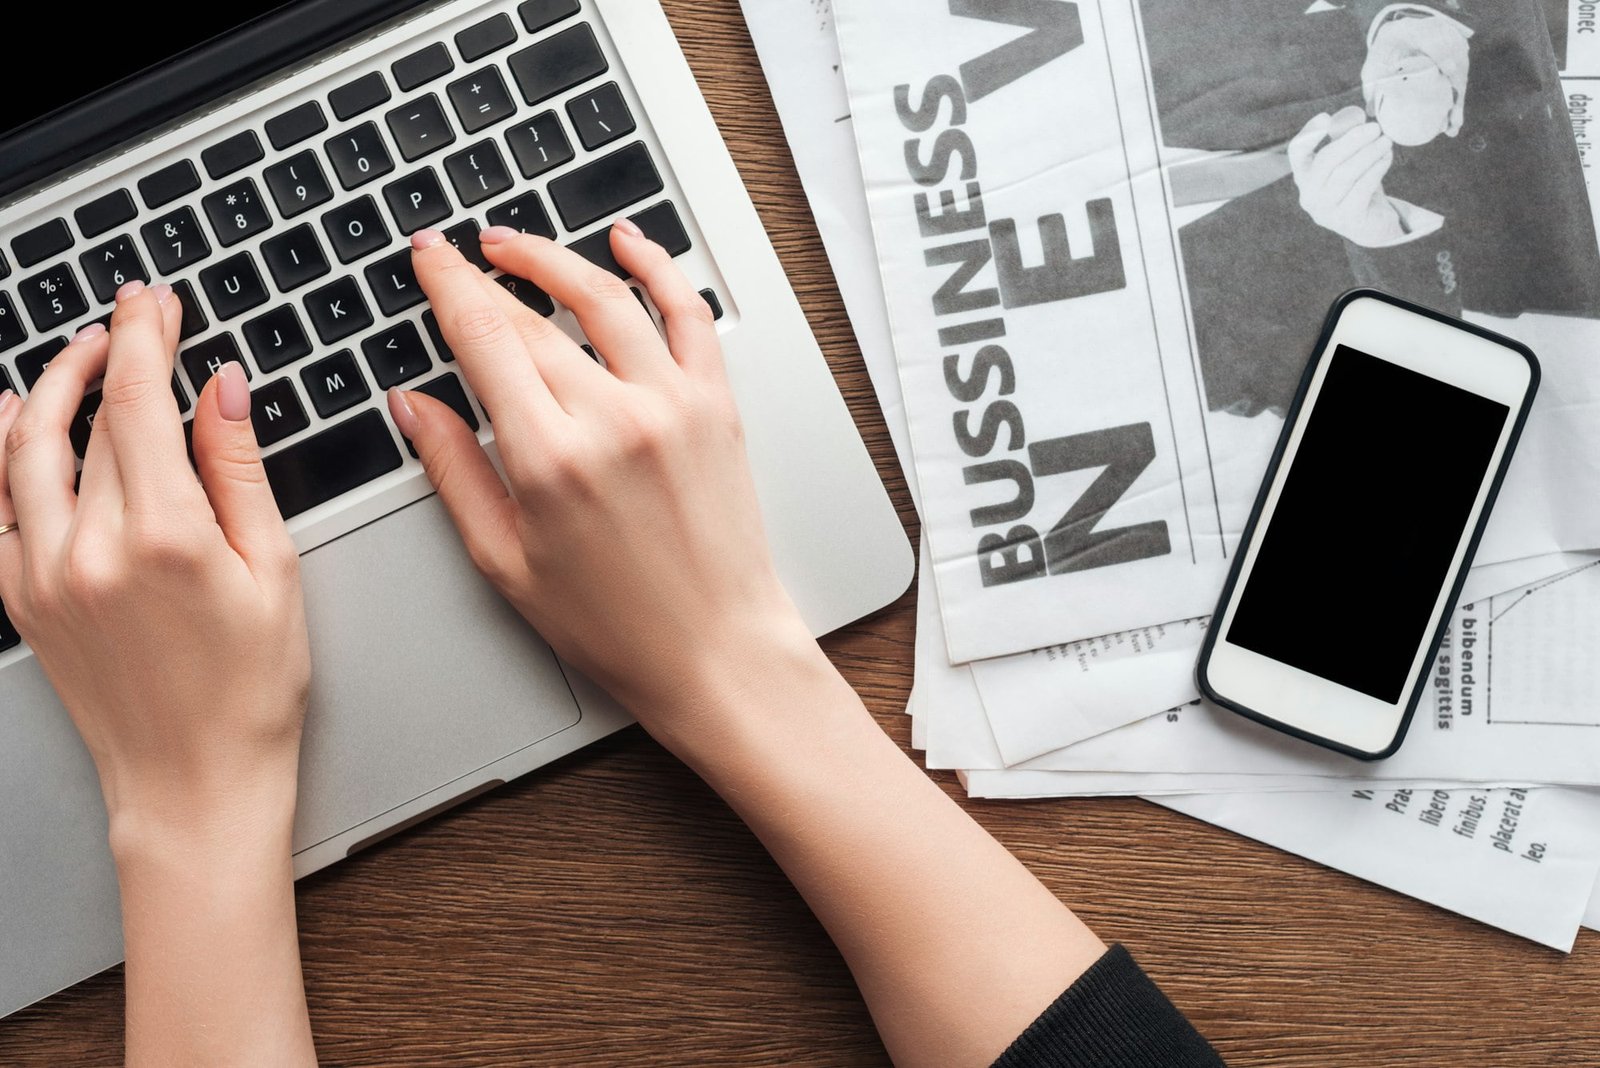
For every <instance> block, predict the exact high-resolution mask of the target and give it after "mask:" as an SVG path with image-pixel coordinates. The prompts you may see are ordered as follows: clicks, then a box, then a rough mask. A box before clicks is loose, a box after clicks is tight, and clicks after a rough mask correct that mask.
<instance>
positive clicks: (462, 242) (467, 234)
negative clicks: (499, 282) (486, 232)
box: [444, 219, 494, 271]
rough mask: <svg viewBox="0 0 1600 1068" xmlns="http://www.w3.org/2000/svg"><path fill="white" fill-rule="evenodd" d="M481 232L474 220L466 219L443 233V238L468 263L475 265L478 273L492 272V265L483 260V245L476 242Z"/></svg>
mask: <svg viewBox="0 0 1600 1068" xmlns="http://www.w3.org/2000/svg"><path fill="white" fill-rule="evenodd" d="M482 232H483V228H482V227H480V226H479V225H478V221H477V220H476V219H468V220H466V221H465V222H459V223H456V224H455V225H454V226H452V227H450V228H449V229H448V230H446V231H444V236H445V239H446V240H447V241H449V242H450V243H451V244H452V245H454V246H455V247H456V248H457V249H459V250H460V251H461V254H462V255H463V256H465V257H466V258H467V262H468V263H471V264H473V265H475V266H476V267H477V268H478V270H480V271H492V270H494V264H492V263H490V262H489V261H488V260H487V259H485V258H484V255H483V244H482V243H481V242H480V241H479V240H478V235H479V234H481V233H482Z"/></svg>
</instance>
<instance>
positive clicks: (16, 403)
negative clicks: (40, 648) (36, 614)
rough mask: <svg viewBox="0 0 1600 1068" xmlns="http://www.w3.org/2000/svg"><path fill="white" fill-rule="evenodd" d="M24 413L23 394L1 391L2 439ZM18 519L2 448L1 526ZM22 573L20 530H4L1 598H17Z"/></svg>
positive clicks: (0, 558) (0, 552)
mask: <svg viewBox="0 0 1600 1068" xmlns="http://www.w3.org/2000/svg"><path fill="white" fill-rule="evenodd" d="M21 413H22V398H21V397H19V396H17V395H16V394H15V393H13V392H12V391H11V390H9V389H8V390H6V391H5V392H3V393H0V441H4V440H5V437H6V434H7V433H9V432H10V430H11V424H12V423H15V422H16V421H17V416H18V415H20V414H21ZM16 521H17V512H16V509H15V508H13V507H12V505H11V488H10V484H9V483H8V482H7V479H6V461H5V450H4V449H0V527H3V526H8V525H10V524H12V523H15V522H16ZM21 574H22V538H21V535H20V533H19V532H18V531H15V530H13V531H12V532H11V533H9V534H0V601H14V600H15V598H16V591H17V579H18V578H19V577H20V576H21Z"/></svg>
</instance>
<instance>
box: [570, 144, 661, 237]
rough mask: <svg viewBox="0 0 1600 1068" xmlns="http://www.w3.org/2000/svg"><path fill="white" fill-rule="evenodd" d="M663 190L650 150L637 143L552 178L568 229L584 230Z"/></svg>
mask: <svg viewBox="0 0 1600 1068" xmlns="http://www.w3.org/2000/svg"><path fill="white" fill-rule="evenodd" d="M663 188H664V187H663V186H662V184H661V174H660V172H659V171H657V170H656V165H655V161H654V160H652V159H651V158H650V150H649V149H647V148H645V146H644V144H643V143H641V142H638V141H635V142H634V143H633V144H631V145H628V146H627V147H626V148H619V149H618V150H617V151H615V152H613V153H611V154H610V155H609V156H601V157H600V158H599V159H597V160H595V161H594V162H593V163H588V164H585V165H584V166H582V167H579V168H578V169H577V170H575V171H569V172H567V173H566V174H563V175H561V176H560V177H559V178H553V179H551V181H550V186H549V193H550V200H551V202H552V203H553V204H555V207H556V211H558V212H559V213H560V214H561V221H562V222H563V223H564V224H565V225H566V227H567V229H568V230H581V229H583V228H584V227H585V226H588V225H589V224H590V223H592V222H594V221H595V220H596V219H603V218H605V217H606V216H607V215H611V214H614V213H615V212H617V211H620V210H621V209H623V208H625V207H627V206H628V205H629V204H634V203H637V202H638V201H641V200H643V199H644V198H645V197H648V196H654V195H655V194H657V193H659V192H661V190H662V189H663Z"/></svg>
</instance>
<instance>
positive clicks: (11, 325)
mask: <svg viewBox="0 0 1600 1068" xmlns="http://www.w3.org/2000/svg"><path fill="white" fill-rule="evenodd" d="M26 340H28V331H27V328H26V327H24V326H23V325H22V320H21V319H20V318H18V317H17V306H16V305H15V304H13V303H11V294H9V293H0V352H4V351H5V350H6V349H14V348H16V347H17V346H18V345H20V344H22V343H23V342H24V341H26Z"/></svg>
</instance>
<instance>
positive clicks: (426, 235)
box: [411, 230, 446, 249]
mask: <svg viewBox="0 0 1600 1068" xmlns="http://www.w3.org/2000/svg"><path fill="white" fill-rule="evenodd" d="M445 240H446V238H445V236H444V235H443V234H441V233H440V232H439V231H437V230H418V231H417V232H416V233H414V234H412V235H411V247H412V248H417V249H422V248H437V247H438V246H440V245H442V244H444V243H445Z"/></svg>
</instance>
